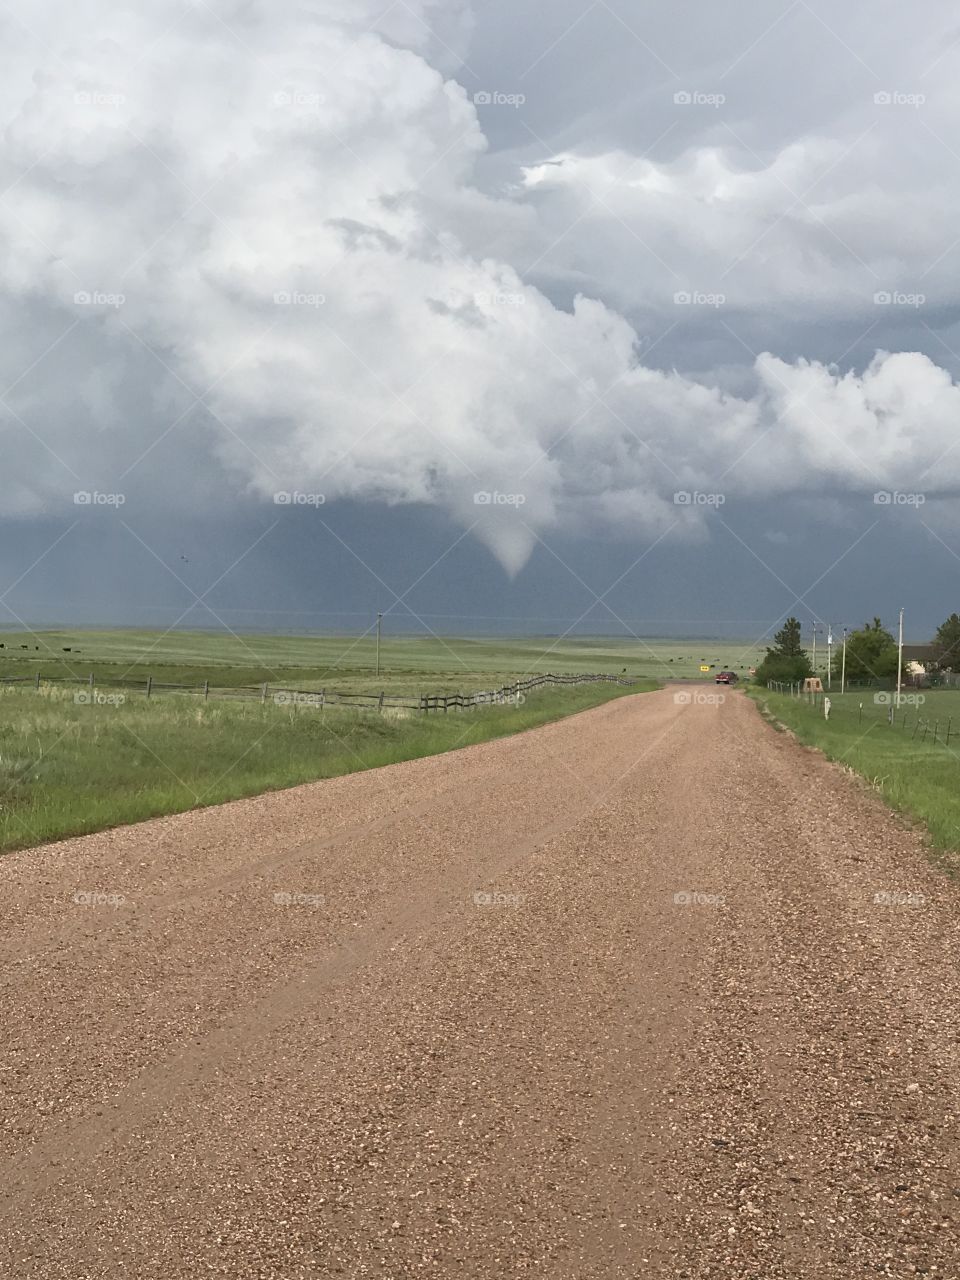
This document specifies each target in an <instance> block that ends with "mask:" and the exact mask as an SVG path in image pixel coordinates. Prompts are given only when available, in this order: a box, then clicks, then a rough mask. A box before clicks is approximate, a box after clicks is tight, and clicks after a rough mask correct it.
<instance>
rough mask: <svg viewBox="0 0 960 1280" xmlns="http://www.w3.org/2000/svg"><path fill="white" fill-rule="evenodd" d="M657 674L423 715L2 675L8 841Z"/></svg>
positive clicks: (78, 828)
mask: <svg viewBox="0 0 960 1280" xmlns="http://www.w3.org/2000/svg"><path fill="white" fill-rule="evenodd" d="M249 682H250V681H249V675H248V679H247V680H246V681H245V683H249ZM426 683H427V684H428V685H430V686H432V685H433V684H434V683H435V681H434V680H433V679H429V680H427V682H426ZM653 687H655V683H654V682H653V681H645V682H640V683H638V684H636V685H635V686H633V687H632V688H630V689H627V688H624V687H623V686H619V685H615V684H592V685H580V686H573V687H570V688H559V689H557V688H550V687H547V688H544V689H539V690H534V691H533V692H531V693H530V694H529V695H528V698H527V701H526V703H525V704H524V705H522V706H520V707H512V706H497V707H489V708H483V709H478V710H474V711H465V712H462V713H456V712H450V713H448V714H447V715H443V714H436V715H430V716H420V715H418V714H416V713H401V712H394V713H390V714H385V715H379V714H377V713H376V712H375V711H367V712H361V711H354V710H348V709H346V708H341V707H328V708H325V709H324V710H322V711H321V710H319V709H316V708H309V707H299V708H288V707H278V706H276V705H275V704H274V703H273V702H272V700H270V701H268V702H267V703H266V704H265V705H263V706H261V705H260V703H259V702H253V703H236V702H226V703H225V702H210V703H204V702H203V701H202V699H198V698H196V697H194V696H192V695H183V694H167V695H163V696H161V697H155V698H152V699H150V700H147V699H146V698H145V697H144V696H143V695H142V694H132V695H126V697H125V700H123V701H119V702H118V703H112V702H102V703H89V704H80V703H77V702H76V701H75V700H74V699H75V691H74V690H67V689H64V688H62V687H55V686H42V687H41V689H40V691H39V692H37V691H36V690H35V689H33V688H32V687H30V686H27V687H22V686H21V687H17V686H7V687H6V688H4V687H3V686H0V849H4V850H10V849H16V848H22V847H25V846H30V845H35V844H40V843H44V842H46V841H49V840H54V839H58V838H61V837H64V836H68V835H78V834H82V833H85V832H91V831H99V830H102V829H104V828H106V827H111V826H117V825H120V824H123V823H129V822H136V821H139V820H141V819H144V818H150V817H154V816H157V815H159V814H167V813H177V812H181V811H183V810H186V809H191V808H195V807H197V806H200V805H209V804H219V803H222V802H224V801H227V800H233V799H238V798H240V797H241V796H249V795H255V794H258V793H260V792H263V791H269V790H274V789H278V788H281V787H289V786H294V785H296V784H297V783H301V782H308V781H312V780H314V779H319V778H329V777H334V776H337V775H340V774H345V773H351V772H354V771H356V770H360V769H371V768H375V767H377V766H380V765H386V764H394V763H397V762H398V761H401V760H410V759H413V758H416V757H419V756H425V755H433V754H436V753H438V752H443V751H450V750H453V749H455V748H457V747H464V746H468V745H470V744H471V743H476V742H484V741H488V740H490V739H492V738H497V737H501V736H504V735H506V734H511V733H516V732H518V731H520V730H523V729H529V728H533V727H534V726H536V725H540V724H545V723H546V722H548V721H550V720H555V719H559V718H560V717H562V716H566V715H569V714H571V713H573V712H575V711H582V710H586V709H587V708H589V707H592V706H597V705H599V704H600V703H602V702H606V701H609V700H610V699H612V698H615V697H620V696H623V695H624V694H626V693H635V692H641V691H643V690H645V689H650V688H653ZM101 692H102V695H103V696H104V697H115V698H118V699H119V698H121V697H123V695H119V694H115V693H114V691H113V690H108V689H104V690H102V691H101Z"/></svg>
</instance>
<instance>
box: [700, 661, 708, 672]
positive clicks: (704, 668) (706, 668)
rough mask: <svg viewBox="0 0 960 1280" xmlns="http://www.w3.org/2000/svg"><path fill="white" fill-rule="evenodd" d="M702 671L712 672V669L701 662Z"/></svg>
mask: <svg viewBox="0 0 960 1280" xmlns="http://www.w3.org/2000/svg"><path fill="white" fill-rule="evenodd" d="M700 670H701V671H709V670H710V668H709V667H708V666H706V665H705V664H704V663H702V662H701V663H700Z"/></svg>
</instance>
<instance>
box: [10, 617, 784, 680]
mask: <svg viewBox="0 0 960 1280" xmlns="http://www.w3.org/2000/svg"><path fill="white" fill-rule="evenodd" d="M0 645H2V646H3V647H2V648H0V677H3V676H35V675H36V674H37V672H38V671H40V672H41V673H42V674H43V675H46V676H73V677H75V678H86V677H87V676H88V675H89V674H90V672H93V673H94V674H95V676H96V677H98V678H100V679H103V680H106V679H107V678H108V677H109V678H118V677H121V676H123V675H124V674H127V675H129V676H130V677H131V678H135V679H140V680H143V679H145V678H146V677H147V676H148V675H152V676H153V677H154V679H155V680H158V681H162V682H165V683H193V684H202V683H203V681H204V680H206V679H209V680H210V682H211V684H215V685H218V686H231V685H239V684H263V683H268V684H277V685H291V684H297V686H298V687H301V688H321V687H328V688H339V689H343V690H345V691H347V692H368V691H371V690H374V689H376V690H379V689H380V688H387V689H388V690H392V691H394V692H397V693H421V692H422V693H446V692H450V693H455V692H457V691H458V690H462V691H463V692H465V693H466V692H469V691H470V690H472V689H476V688H490V687H494V686H498V685H501V684H504V683H505V682H506V681H507V680H509V679H512V678H514V677H515V676H517V675H525V674H533V673H536V672H546V671H553V672H556V673H558V674H571V673H573V672H580V671H590V672H596V673H598V674H609V675H619V674H620V672H621V671H622V670H623V668H624V667H626V668H627V672H628V674H629V675H630V676H631V677H638V678H655V679H666V678H669V677H671V676H678V677H690V676H696V675H698V674H699V666H700V663H701V661H702V662H704V663H706V664H713V665H715V666H716V667H718V668H722V667H731V668H733V669H734V670H736V671H738V672H740V673H741V674H742V675H745V674H746V672H747V670H748V669H749V667H751V666H754V665H756V663H757V662H758V661H759V659H760V657H761V656H762V654H761V653H760V651H759V650H758V649H757V646H756V645H752V644H750V643H749V642H743V643H735V642H731V641H713V640H703V641H701V640H663V639H650V640H643V641H637V640H634V639H632V638H629V639H626V640H623V639H616V638H614V639H611V638H600V639H590V638H584V637H566V638H565V639H562V640H561V639H558V638H556V637H550V636H539V637H537V636H524V637H518V638H511V637H498V638H489V639H472V638H464V637H462V636H449V637H433V636H426V637H423V636H398V635H394V634H392V633H391V631H390V619H389V618H388V619H386V620H385V623H384V636H383V642H382V650H381V658H382V675H381V677H380V679H379V680H378V679H377V677H376V674H375V670H376V668H375V663H376V642H375V639H374V637H373V636H372V635H367V636H363V637H350V636H316V637H312V636H268V635H258V634H253V635H244V636H232V635H230V634H228V633H222V632H218V633H212V632H191V631H173V632H170V633H168V634H163V633H161V632H149V631H133V630H129V631H128V630H116V631H41V632H36V633H23V634H17V633H9V634H0ZM23 646H26V647H25V648H24V647H23ZM65 649H70V650H71V652H70V653H65V652H64V650H65Z"/></svg>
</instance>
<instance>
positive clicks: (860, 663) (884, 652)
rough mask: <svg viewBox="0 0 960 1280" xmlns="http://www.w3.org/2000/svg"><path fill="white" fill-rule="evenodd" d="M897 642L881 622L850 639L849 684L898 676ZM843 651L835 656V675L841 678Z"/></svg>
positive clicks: (871, 623)
mask: <svg viewBox="0 0 960 1280" xmlns="http://www.w3.org/2000/svg"><path fill="white" fill-rule="evenodd" d="M897 657H898V654H897V642H896V640H894V638H893V636H892V635H891V634H890V632H889V631H888V630H887V629H886V627H885V626H884V625H883V623H882V622H881V621H880V619H879V618H874V620H873V621H872V622H867V623H865V624H864V625H863V626H862V627H861V628H860V630H859V631H851V632H850V634H849V635H848V636H847V680H848V681H861V682H865V683H869V682H871V681H873V680H887V679H889V678H890V677H891V676H893V677H895V676H896V674H897ZM842 663H843V651H842V649H837V650H836V651H835V652H834V655H833V674H834V675H835V676H839V675H840V669H841V666H842Z"/></svg>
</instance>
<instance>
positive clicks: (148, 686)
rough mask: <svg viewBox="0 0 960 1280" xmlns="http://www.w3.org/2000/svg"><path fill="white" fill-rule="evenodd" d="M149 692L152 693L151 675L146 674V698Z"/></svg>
mask: <svg viewBox="0 0 960 1280" xmlns="http://www.w3.org/2000/svg"><path fill="white" fill-rule="evenodd" d="M90 679H91V680H92V679H93V676H91V677H90ZM151 693H153V676H147V697H148V698H149V697H150V695H151Z"/></svg>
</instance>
